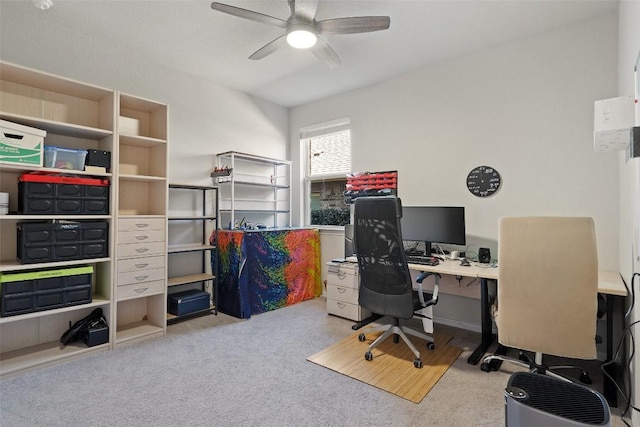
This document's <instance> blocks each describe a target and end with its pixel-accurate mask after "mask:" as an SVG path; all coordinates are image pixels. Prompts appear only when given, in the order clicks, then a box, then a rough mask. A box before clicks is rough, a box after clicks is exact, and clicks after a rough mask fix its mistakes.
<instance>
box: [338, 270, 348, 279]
mask: <svg viewBox="0 0 640 427" xmlns="http://www.w3.org/2000/svg"><path fill="white" fill-rule="evenodd" d="M345 277H347V273H345V272H344V271H338V278H339V279H344V278H345Z"/></svg>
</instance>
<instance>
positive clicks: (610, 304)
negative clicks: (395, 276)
mask: <svg viewBox="0 0 640 427" xmlns="http://www.w3.org/2000/svg"><path fill="white" fill-rule="evenodd" d="M409 268H410V269H412V270H418V271H429V272H433V273H440V274H451V275H457V276H463V277H477V278H479V279H480V304H481V309H480V311H481V313H480V316H481V328H482V338H481V341H480V344H478V347H476V349H475V350H474V351H473V353H472V354H471V356H469V358H468V359H467V362H468V363H470V364H472V365H475V364H477V363H478V362H479V361H480V360H481V359H482V358H483V356H484V354H485V352H486V351H487V349H488V348H489V346H490V345H491V344H492V343H493V341H494V340H495V339H496V335H495V334H494V333H493V320H492V318H491V301H490V299H489V289H488V286H489V285H488V281H489V280H495V281H497V280H498V276H499V272H500V270H499V268H498V267H490V266H484V265H477V264H475V265H471V266H469V267H464V266H461V265H460V262H459V261H450V260H447V261H444V262H440V264H438V265H434V266H428V265H419V264H409ZM598 293H600V294H604V295H605V297H606V298H607V314H606V318H607V319H606V330H607V332H606V334H607V339H606V349H607V356H606V361H607V362H608V361H610V360H611V359H612V358H613V329H614V326H613V325H614V320H613V318H614V311H615V307H616V306H618V310H620V312H621V316H624V314H623V312H624V298H625V297H626V296H627V288H626V287H625V285H624V282H623V281H622V277H621V276H620V273H618V272H615V271H602V270H601V271H599V272H598ZM498 332H499V331H498ZM504 352H506V348H504V347H503V346H498V350H497V351H496V353H498V354H499V353H504ZM607 372H608V373H609V374H610V375H611V376H612V377H614V378H616V366H615V365H611V366H609V368H608V369H607ZM603 391H604V395H605V397H606V398H607V400H608V401H609V404H610V405H611V406H614V407H615V406H616V405H617V392H616V389H615V385H614V384H613V382H612V381H611V380H610V379H609V377H607V376H606V375H605V376H604V390H603Z"/></svg>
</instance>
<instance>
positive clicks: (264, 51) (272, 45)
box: [249, 34, 287, 60]
mask: <svg viewBox="0 0 640 427" xmlns="http://www.w3.org/2000/svg"><path fill="white" fill-rule="evenodd" d="M285 46H287V38H286V35H284V34H283V35H281V36H280V37H278V38H277V39H275V40H273V41H271V42H269V43H267V44H266V45H264V46H262V47H261V48H260V49H258V50H256V51H255V52H254V53H253V54H252V55H251V56H250V57H249V59H253V60H257V59H262V58H264V57H265V56H268V55H271V54H272V53H273V52H275V51H276V50H278V49H280V48H281V47H285Z"/></svg>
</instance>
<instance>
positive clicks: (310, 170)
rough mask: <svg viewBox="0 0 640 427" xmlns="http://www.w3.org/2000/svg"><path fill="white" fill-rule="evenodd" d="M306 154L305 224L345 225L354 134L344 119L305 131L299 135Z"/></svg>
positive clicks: (347, 217) (347, 215)
mask: <svg viewBox="0 0 640 427" xmlns="http://www.w3.org/2000/svg"><path fill="white" fill-rule="evenodd" d="M300 140H301V143H302V144H303V149H304V152H305V159H306V165H305V183H306V191H305V202H306V203H305V206H306V215H305V223H307V224H310V225H345V224H348V223H349V219H350V208H349V206H348V205H346V204H345V203H344V195H343V193H344V190H345V185H346V182H347V174H348V173H350V172H351V131H350V129H349V120H348V119H342V120H336V121H333V122H329V123H323V124H320V125H316V126H310V127H308V128H305V129H303V130H302V131H301V133H300Z"/></svg>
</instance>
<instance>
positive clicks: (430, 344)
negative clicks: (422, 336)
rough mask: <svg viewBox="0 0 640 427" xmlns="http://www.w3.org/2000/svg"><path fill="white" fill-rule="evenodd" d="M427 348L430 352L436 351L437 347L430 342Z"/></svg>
mask: <svg viewBox="0 0 640 427" xmlns="http://www.w3.org/2000/svg"><path fill="white" fill-rule="evenodd" d="M427 348H428V349H429V350H435V349H436V345H435V344H434V343H432V342H428V343H427Z"/></svg>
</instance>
